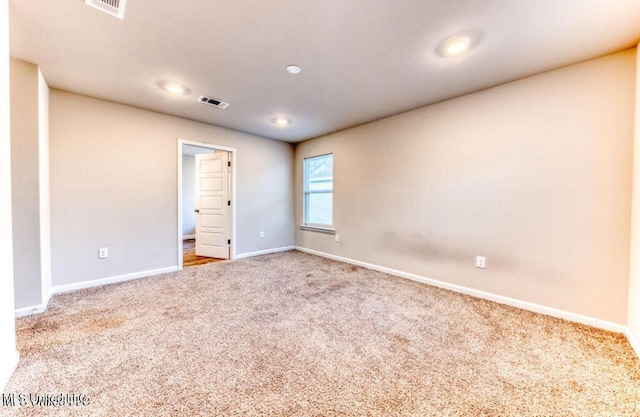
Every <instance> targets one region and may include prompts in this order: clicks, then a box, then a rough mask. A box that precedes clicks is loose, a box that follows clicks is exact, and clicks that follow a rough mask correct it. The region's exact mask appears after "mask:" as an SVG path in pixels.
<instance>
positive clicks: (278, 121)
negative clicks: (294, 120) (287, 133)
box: [273, 117, 291, 127]
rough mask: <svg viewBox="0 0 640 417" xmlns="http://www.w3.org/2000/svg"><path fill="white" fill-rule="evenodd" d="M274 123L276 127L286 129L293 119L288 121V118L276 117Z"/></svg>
mask: <svg viewBox="0 0 640 417" xmlns="http://www.w3.org/2000/svg"><path fill="white" fill-rule="evenodd" d="M273 123H274V124H275V125H276V126H280V127H284V126H287V125H289V124H291V119H287V118H286V117H276V118H275V119H273Z"/></svg>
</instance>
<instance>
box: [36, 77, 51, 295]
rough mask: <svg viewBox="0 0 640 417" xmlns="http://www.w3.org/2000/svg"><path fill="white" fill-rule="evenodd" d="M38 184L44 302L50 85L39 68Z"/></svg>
mask: <svg viewBox="0 0 640 417" xmlns="http://www.w3.org/2000/svg"><path fill="white" fill-rule="evenodd" d="M38 166H39V175H38V186H39V188H40V190H39V191H40V213H39V214H40V272H41V286H42V303H43V304H46V303H47V302H48V297H50V296H51V194H50V189H49V171H50V167H49V86H48V85H47V81H46V80H45V79H44V76H43V75H42V72H41V71H40V69H38Z"/></svg>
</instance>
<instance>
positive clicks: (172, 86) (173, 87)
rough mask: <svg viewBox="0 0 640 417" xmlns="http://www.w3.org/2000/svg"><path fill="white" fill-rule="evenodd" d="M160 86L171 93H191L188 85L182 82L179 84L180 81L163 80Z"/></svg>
mask: <svg viewBox="0 0 640 417" xmlns="http://www.w3.org/2000/svg"><path fill="white" fill-rule="evenodd" d="M160 87H161V88H162V89H163V90H165V91H166V92H169V93H171V94H183V95H184V94H188V93H189V89H188V88H187V87H185V86H184V85H182V84H178V83H174V82H169V81H163V82H161V83H160Z"/></svg>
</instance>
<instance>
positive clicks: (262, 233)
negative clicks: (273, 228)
mask: <svg viewBox="0 0 640 417" xmlns="http://www.w3.org/2000/svg"><path fill="white" fill-rule="evenodd" d="M260 239H264V232H263V231H260Z"/></svg>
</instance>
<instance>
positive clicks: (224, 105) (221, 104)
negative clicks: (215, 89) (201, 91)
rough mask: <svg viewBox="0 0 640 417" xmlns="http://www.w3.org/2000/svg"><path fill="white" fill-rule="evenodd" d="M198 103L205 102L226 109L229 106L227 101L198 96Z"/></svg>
mask: <svg viewBox="0 0 640 417" xmlns="http://www.w3.org/2000/svg"><path fill="white" fill-rule="evenodd" d="M198 101H199V102H200V103H203V104H207V105H209V106H213V107H218V108H220V109H226V108H227V107H229V103H225V102H224V101H220V100H216V99H215V98H211V97H207V96H200V98H199V99H198Z"/></svg>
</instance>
